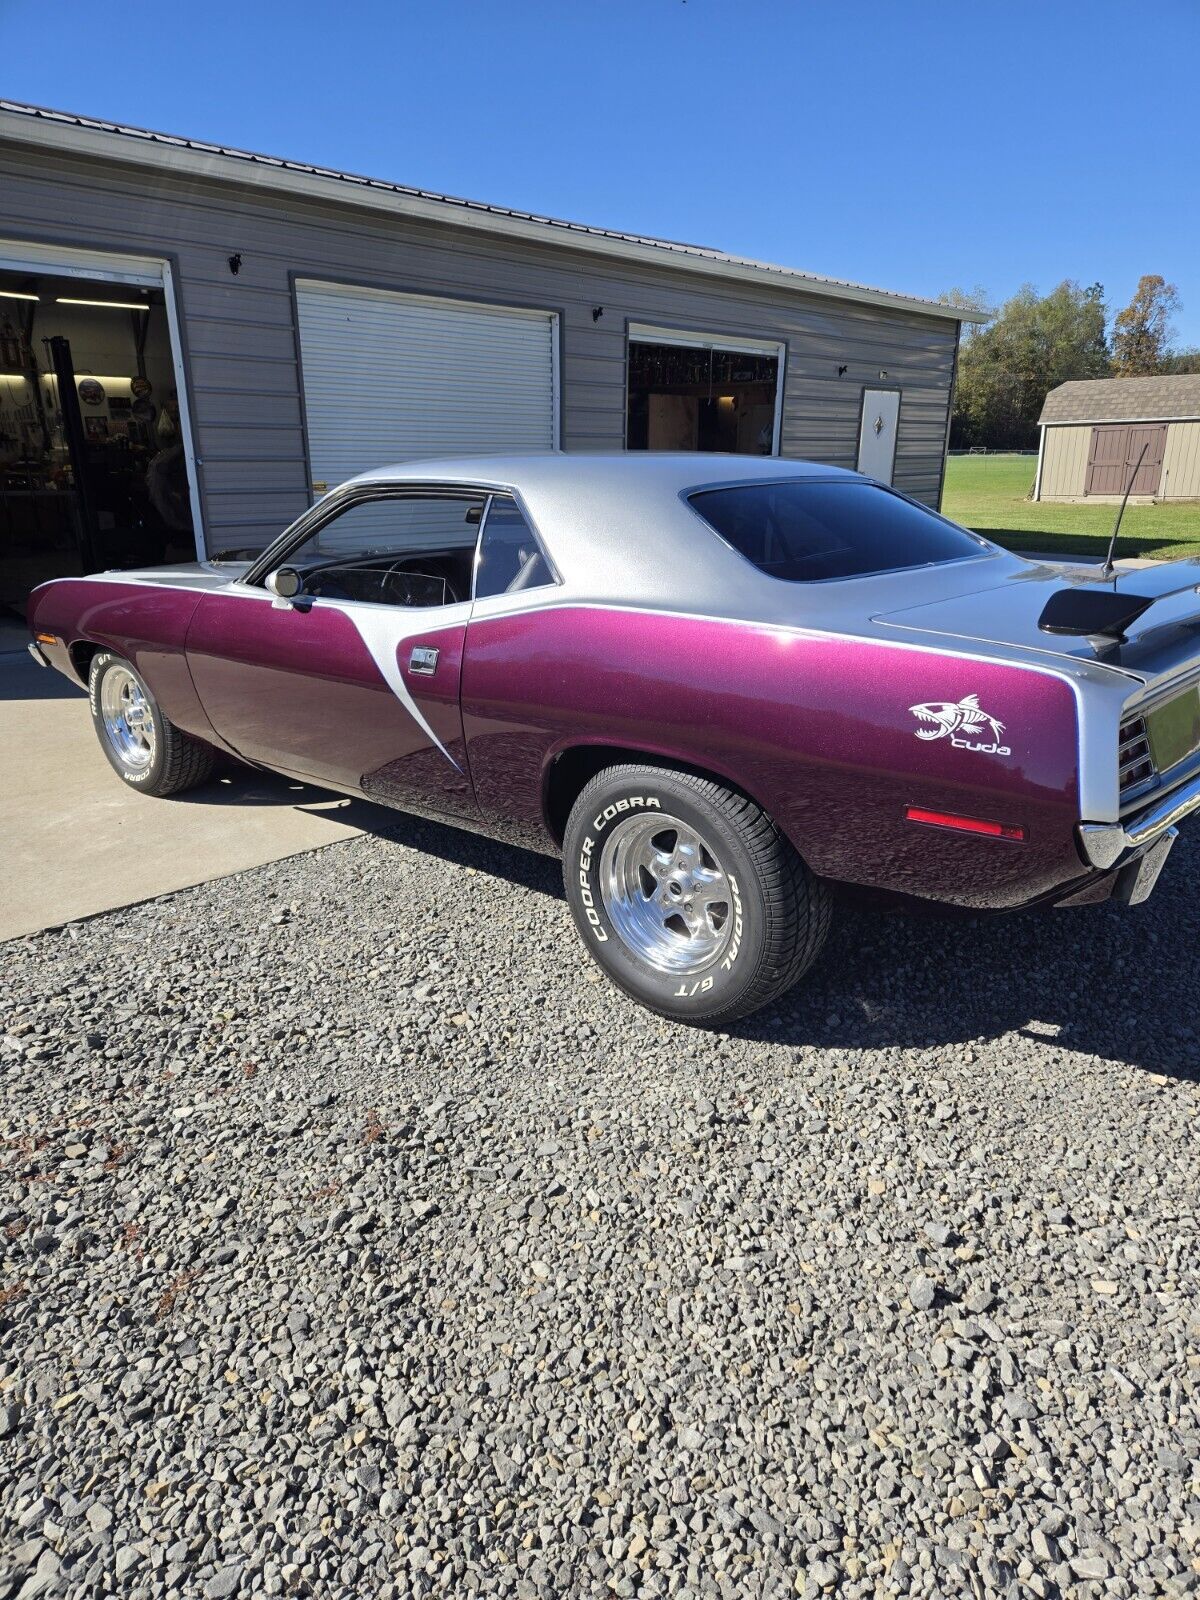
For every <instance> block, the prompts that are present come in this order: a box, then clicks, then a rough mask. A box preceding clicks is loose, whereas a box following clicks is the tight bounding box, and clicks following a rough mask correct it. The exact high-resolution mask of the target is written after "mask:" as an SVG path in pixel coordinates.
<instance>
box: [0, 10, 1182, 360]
mask: <svg viewBox="0 0 1200 1600" xmlns="http://www.w3.org/2000/svg"><path fill="white" fill-rule="evenodd" d="M52 10H53V13H54V14H53V19H51V15H50V12H49V11H48V10H47V7H46V4H45V0H0V38H2V39H3V41H4V71H3V75H2V78H0V93H2V94H3V95H5V96H7V97H10V98H13V99H23V100H31V101H34V102H36V103H38V104H43V105H52V106H57V107H60V108H62V109H66V110H71V111H82V112H86V113H90V114H92V115H96V116H101V117H108V118H113V119H115V120H118V121H120V120H124V121H129V122H135V123H140V124H143V125H145V126H149V127H152V128H161V129H165V130H167V131H170V132H174V133H183V134H190V135H193V136H196V137H200V138H208V139H214V140H220V141H223V142H226V143H231V144H238V145H242V146H245V147H249V148H251V149H256V150H262V151H265V152H268V153H271V154H276V155H285V156H292V157H296V158H299V159H307V160H312V161H316V162H322V163H327V164H330V165H334V166H339V167H344V168H347V169H350V170H354V171H358V172H364V173H368V174H370V175H372V176H378V177H385V178H393V179H397V180H399V181H402V182H406V183H413V184H419V185H423V186H427V187H429V188H434V189H440V190H445V191H449V192H451V193H455V194H462V195H467V196H470V197H473V198H478V199H484V200H490V201H495V202H499V203H503V204H509V205H513V206H518V207H521V208H523V209H527V210H531V211H542V212H550V213H552V214H554V215H557V216H564V217H570V218H576V219H579V220H582V221H586V222H596V223H601V224H604V225H607V226H613V227H621V228H628V229H633V230H636V231H640V232H647V233H657V234H663V235H665V236H667V237H670V238H676V239H686V240H694V241H697V242H700V243H704V244H713V245H719V246H721V247H723V248H725V249H730V250H736V251H738V252H741V253H744V254H747V255H753V256H758V257H760V258H763V259H766V260H772V261H780V262H785V263H787V264H789V265H793V266H799V267H804V268H806V269H808V270H811V271H816V272H821V273H827V274H829V275H831V276H834V277H846V278H853V279H856V280H859V281H862V282H866V283H873V284H879V285H882V286H884V287H886V288H890V289H897V290H902V291H908V292H912V293H917V294H937V293H938V292H939V291H940V290H942V289H945V288H947V287H949V286H950V285H952V284H961V285H964V286H966V287H971V286H973V285H975V284H982V285H984V286H985V287H986V288H987V289H988V290H989V291H990V293H991V295H992V296H993V298H995V299H1000V298H1003V297H1004V296H1005V295H1007V294H1009V293H1011V292H1012V290H1014V289H1015V288H1016V287H1017V286H1018V285H1019V284H1020V283H1022V282H1024V281H1027V280H1028V281H1031V282H1033V283H1035V284H1037V285H1038V286H1039V287H1040V288H1042V289H1049V288H1051V287H1052V286H1053V285H1054V284H1055V283H1057V282H1058V281H1059V280H1060V279H1062V278H1065V277H1069V278H1077V279H1079V280H1080V281H1081V282H1083V283H1090V282H1093V281H1096V280H1099V281H1100V282H1102V283H1103V284H1104V285H1105V289H1106V291H1107V296H1108V301H1109V305H1110V307H1111V308H1113V309H1115V308H1117V307H1119V306H1121V305H1123V304H1124V303H1125V302H1126V301H1127V300H1128V299H1129V296H1130V294H1131V293H1132V291H1133V289H1134V287H1135V285H1136V283H1137V279H1138V276H1139V274H1141V273H1143V272H1160V273H1162V274H1163V276H1164V277H1166V278H1167V279H1168V280H1170V281H1173V282H1174V283H1176V284H1177V285H1178V287H1179V291H1180V295H1181V297H1182V300H1183V310H1182V313H1181V314H1180V315H1179V316H1178V317H1177V319H1176V327H1177V330H1178V334H1179V338H1180V342H1182V343H1189V344H1193V343H1194V344H1200V203H1198V202H1200V192H1198V191H1200V180H1198V176H1197V174H1198V170H1200V163H1198V162H1197V156H1196V143H1195V111H1194V108H1195V104H1196V93H1197V90H1196V62H1197V60H1198V59H1200V54H1198V48H1200V7H1198V6H1197V5H1196V3H1195V0H1156V4H1155V5H1154V6H1152V7H1150V8H1148V9H1146V10H1144V11H1142V12H1140V13H1139V12H1138V10H1137V8H1131V7H1130V6H1129V5H1128V3H1125V4H1121V5H1117V4H1113V3H1109V0H1098V3H1092V4H1084V3H1063V0H1043V3H1041V4H1032V3H1028V4H1027V3H1024V0H1009V3H1005V4H1000V3H982V0H958V3H937V0H892V3H891V4H881V3H877V0H858V3H855V4H846V3H840V4H839V3H833V0H829V3H825V4H809V3H802V0H560V3H558V4H551V3H549V0H491V3H486V4H485V3H481V0H440V3H438V0H434V3H430V4H425V5H414V4H410V3H408V0H391V3H386V0H379V3H368V0H345V3H341V4H330V3H328V0H325V3H323V4H311V3H307V0H293V3H290V4H286V5H284V4H279V3H276V0H267V3H262V4H254V3H246V4H242V5H231V4H227V3H225V0H205V3H204V4H203V5H170V4H157V5H150V6H135V7H133V8H130V7H124V8H117V9H114V8H113V7H112V6H99V5H85V4H82V3H80V0H66V3H65V4H64V5H62V6H60V7H57V8H52ZM1139 17H1140V19H1141V20H1138V18H1139ZM1139 51H1141V52H1144V56H1145V59H1144V61H1139V59H1138V57H1139Z"/></svg>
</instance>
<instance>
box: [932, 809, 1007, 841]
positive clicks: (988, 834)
mask: <svg viewBox="0 0 1200 1600" xmlns="http://www.w3.org/2000/svg"><path fill="white" fill-rule="evenodd" d="M904 815H905V816H906V817H907V818H908V820H909V821H910V822H923V823H924V824H925V825H926V827H929V828H949V829H951V831H952V832H954V833H980V834H982V835H983V836H984V838H986V839H1012V840H1015V841H1016V842H1017V843H1018V844H1020V843H1023V842H1024V841H1025V840H1026V839H1027V838H1028V837H1029V835H1028V834H1027V833H1026V831H1025V829H1024V828H1021V827H1017V826H1016V825H1014V824H1012V823H1007V822H986V821H985V820H984V819H983V818H982V817H957V816H955V815H954V813H953V812H952V811H926V810H924V809H923V808H922V807H921V806H909V807H908V808H907V809H906V811H905V813H904Z"/></svg>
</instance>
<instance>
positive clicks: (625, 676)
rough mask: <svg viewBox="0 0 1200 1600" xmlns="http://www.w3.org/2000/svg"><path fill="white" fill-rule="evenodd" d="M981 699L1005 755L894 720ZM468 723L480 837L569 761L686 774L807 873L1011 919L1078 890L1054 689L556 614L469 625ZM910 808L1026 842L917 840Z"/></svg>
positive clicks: (929, 833)
mask: <svg viewBox="0 0 1200 1600" xmlns="http://www.w3.org/2000/svg"><path fill="white" fill-rule="evenodd" d="M972 693H975V694H978V695H979V697H980V700H981V702H982V703H983V705H984V706H985V707H986V708H987V710H988V711H989V712H990V713H991V714H992V715H993V716H996V717H998V718H999V719H1000V720H1001V721H1002V722H1003V723H1004V724H1005V726H1006V732H1005V735H1004V738H1005V741H1006V743H1007V744H1009V745H1010V746H1011V749H1012V755H1011V757H998V756H994V755H983V754H979V753H976V752H972V751H968V750H963V749H960V748H956V747H954V746H952V745H951V743H950V741H949V739H948V738H947V739H941V740H936V741H926V740H919V739H917V738H916V737H915V732H916V727H917V723H916V721H915V719H914V718H913V716H912V715H911V713H910V711H909V707H910V706H911V705H914V704H916V703H918V702H923V701H928V700H935V699H936V700H943V699H944V700H958V699H960V698H961V697H962V696H964V695H967V694H972ZM463 719H464V727H465V730H466V737H467V750H468V754H469V757H470V762H471V771H472V775H473V778H474V781H475V789H476V796H477V798H478V800H479V804H480V808H481V811H482V813H483V816H484V818H485V820H487V821H488V822H491V823H500V822H504V823H506V824H507V825H508V826H509V827H512V826H517V827H529V828H534V827H539V826H541V825H542V815H543V789H544V783H545V773H546V768H547V766H548V764H549V763H551V762H552V761H553V760H554V758H555V757H556V756H558V755H559V754H561V753H562V752H563V751H565V750H568V749H570V748H571V747H572V746H576V745H579V744H589V743H595V744H602V745H604V744H607V745H615V746H625V747H629V748H633V749H636V750H641V751H645V752H646V753H647V754H648V755H651V756H659V757H664V758H667V759H669V760H673V761H680V762H684V763H687V764H691V765H696V766H701V767H705V768H707V769H709V770H710V771H712V772H714V773H716V774H718V775H720V776H722V777H725V778H727V779H728V780H729V781H731V782H733V783H735V784H737V785H738V786H740V787H741V788H743V789H744V790H746V792H748V793H749V794H750V795H751V796H752V797H753V798H754V799H755V800H756V801H757V802H758V803H759V804H760V805H762V806H764V807H765V809H766V810H768V811H769V812H770V813H771V815H772V816H773V817H774V818H775V820H776V821H777V822H778V824H779V825H780V827H781V828H782V829H783V830H784V831H785V832H786V833H787V834H788V836H789V837H790V838H791V839H792V841H793V842H794V844H795V845H796V847H797V848H798V849H799V850H800V852H801V854H802V855H803V856H804V857H805V859H806V860H807V861H808V863H809V865H810V866H811V867H812V868H813V869H814V870H815V871H816V872H818V873H820V874H821V875H822V876H825V877H829V878H834V879H839V880H843V881H846V882H851V883H857V884H864V885H870V886H873V887H881V888H889V889H895V890H901V891H903V892H906V893H910V894H916V895H922V896H928V897H932V898H936V899H939V900H946V901H949V902H951V903H954V904H958V905H964V906H977V907H995V908H1000V907H1009V906H1016V905H1021V904H1025V903H1028V902H1030V901H1033V900H1036V899H1038V898H1041V897H1043V896H1045V895H1049V894H1052V893H1053V892H1055V891H1056V890H1058V889H1060V888H1061V887H1062V886H1064V885H1066V884H1068V883H1071V882H1073V881H1075V880H1077V879H1080V878H1082V877H1083V876H1084V875H1085V869H1084V867H1083V865H1082V863H1081V861H1080V858H1079V855H1078V851H1077V849H1076V846H1075V841H1074V824H1075V822H1076V821H1077V819H1078V802H1077V792H1076V764H1077V743H1078V741H1077V733H1076V714H1075V703H1074V696H1073V694H1072V692H1071V689H1070V688H1069V686H1068V685H1067V684H1065V683H1064V682H1062V680H1061V679H1059V678H1057V677H1055V676H1053V675H1052V674H1050V673H1046V672H1040V671H1034V670H1026V669H1022V668H1018V667H1012V666H1008V665H1005V664H1002V663H996V662H981V661H974V660H968V659H965V658H963V657H962V656H957V655H953V654H943V653H939V652H936V651H925V650H913V649H906V648H903V647H900V646H892V645H888V644H886V643H875V642H873V641H870V640H864V639H841V638H824V637H819V636H813V635H806V634H801V633H794V632H789V631H787V630H783V629H777V628H771V627H757V626H753V625H749V624H745V623H726V622H722V621H715V620H708V619H703V618H689V617H682V616H666V615H662V614H658V613H650V612H641V611H621V610H607V609H602V608H591V607H563V608H561V609H556V610H542V611H537V612H528V613H525V614H521V615H516V616H508V617H497V618H492V619H482V618H481V619H476V620H475V621H473V622H472V624H471V628H470V635H469V638H468V643H467V654H466V660H465V663H464V667H463ZM909 805H916V806H925V807H929V808H931V809H937V810H943V811H952V812H957V813H960V814H964V815H970V816H977V817H985V818H993V819H996V820H1000V821H1004V822H1012V823H1019V824H1021V825H1023V826H1024V827H1025V828H1027V829H1028V833H1029V838H1028V841H1027V842H1026V843H1023V844H1014V843H1011V842H1009V841H1005V840H991V839H981V838H979V837H974V836H966V835H956V834H951V833H943V832H941V831H939V830H935V829H930V828H917V827H916V826H915V825H914V824H913V823H910V822H909V821H907V819H906V818H905V815H904V812H905V808H906V807H907V806H909Z"/></svg>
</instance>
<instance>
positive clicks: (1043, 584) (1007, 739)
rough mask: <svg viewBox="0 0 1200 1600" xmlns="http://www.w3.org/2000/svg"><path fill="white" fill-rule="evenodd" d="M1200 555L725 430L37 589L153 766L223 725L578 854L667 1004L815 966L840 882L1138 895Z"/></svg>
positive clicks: (605, 963) (635, 973) (434, 470)
mask: <svg viewBox="0 0 1200 1600" xmlns="http://www.w3.org/2000/svg"><path fill="white" fill-rule="evenodd" d="M1198 583H1200V563H1197V562H1180V563H1176V564H1173V565H1165V566H1160V567H1156V568H1153V569H1149V570H1146V571H1140V572H1134V573H1122V574H1120V575H1118V576H1115V577H1114V576H1111V575H1106V574H1105V573H1104V572H1103V571H1101V570H1100V569H1096V568H1081V569H1079V570H1067V569H1064V568H1060V567H1055V566H1049V565H1038V564H1036V563H1033V562H1029V561H1024V560H1020V559H1018V558H1017V557H1015V556H1012V555H1009V554H1007V553H1005V552H1004V551H1002V550H999V549H997V548H996V547H995V546H993V545H991V544H989V543H988V542H987V541H986V540H984V539H981V538H978V537H977V536H976V535H974V534H971V533H968V532H966V531H965V530H963V529H962V528H959V527H956V526H955V525H954V524H952V523H950V522H947V521H946V520H944V519H943V518H942V517H939V516H937V515H935V514H934V513H933V512H931V511H929V510H927V509H926V508H925V507H924V506H921V505H919V504H917V503H915V502H913V501H911V500H909V499H906V498H905V497H904V496H903V495H900V494H897V493H895V492H894V491H893V490H891V489H889V488H886V487H884V486H883V485H880V484H876V483H872V482H869V481H867V480H866V479H863V478H860V477H858V476H857V475H855V474H853V473H848V472H839V471H835V470H833V469H831V468H828V467H821V466H814V465H808V464H804V463H800V462H784V461H779V460H749V459H746V458H742V457H715V456H695V455H687V456H669V455H646V456H634V455H629V456H624V455H623V456H617V457H602V456H549V455H548V456H533V457H527V458H520V459H502V458H498V457H497V458H488V459H484V458H480V459H478V460H465V461H454V462H448V461H440V462H434V463H425V464H407V465H404V466H401V467H396V468H390V469H386V470H383V471H379V472H373V473H369V474H367V475H366V476H364V477H361V478H356V479H354V480H353V481H352V482H350V483H347V484H345V485H344V486H343V487H342V488H340V489H338V490H337V491H336V492H335V493H333V494H331V495H329V496H328V497H327V498H325V499H323V500H321V501H320V502H319V504H317V505H316V506H314V507H313V508H312V509H311V510H310V511H309V512H307V513H306V514H305V515H304V516H303V517H301V518H300V520H299V521H298V522H296V523H295V524H294V525H293V526H292V527H291V528H289V529H288V530H287V531H286V532H285V533H283V534H282V535H281V536H280V537H279V538H278V539H277V540H276V541H275V543H274V544H273V545H272V546H271V547H270V549H269V550H267V551H266V552H265V554H263V555H262V556H261V557H260V558H259V559H258V560H256V561H254V562H253V563H252V564H251V565H249V566H247V565H245V564H240V565H225V564H222V563H219V562H217V563H212V564H210V565H204V566H196V567H171V568H163V569H160V570H155V571H147V572H108V573H101V574H98V575H96V576H94V577H89V578H82V579H63V580H59V581H57V582H54V583H49V584H46V585H45V586H44V587H42V588H40V589H38V590H37V591H36V592H35V594H34V596H33V599H32V604H31V609H30V624H31V627H32V630H33V633H34V638H35V643H34V644H33V645H32V646H31V649H32V650H33V651H34V653H35V654H36V655H37V656H38V658H39V659H40V660H42V661H44V662H46V663H49V664H51V665H53V666H55V667H57V668H59V670H60V671H62V672H64V673H66V674H67V675H68V676H70V677H73V678H77V679H79V680H80V681H81V682H83V683H85V684H87V686H88V690H89V694H90V700H91V710H92V717H93V719H94V721H95V725H96V731H97V733H98V735H99V738H100V742H101V744H102V746H103V748H104V751H105V754H106V755H107V756H108V759H109V761H110V762H111V763H112V765H113V767H114V768H115V769H116V771H117V773H118V774H119V775H120V777H121V778H122V779H124V781H125V782H126V783H128V784H131V785H133V786H134V787H135V788H138V789H141V790H143V791H144V792H145V793H147V794H155V795H169V794H174V793H177V792H178V791H179V790H181V789H184V788H186V787H188V786H190V785H192V784H196V783H199V782H201V781H203V779H204V778H205V777H206V776H207V775H208V773H209V771H210V769H211V766H212V763H213V760H214V757H215V756H216V755H217V754H218V753H220V754H222V755H225V756H232V757H236V758H238V759H239V760H241V761H244V762H249V763H251V764H253V765H256V766H260V767H266V768H270V769H271V770H273V771H276V772H282V773H286V774H288V775H290V776H293V777H296V778H300V779H303V780H306V781H309V782H312V783H315V784H318V785H322V786H324V787H326V788H330V789H335V790H339V791H342V792H344V793H347V794H356V795H366V796H369V797H370V798H371V799H372V800H376V801H380V802H382V803H384V804H386V805H392V806H397V807H399V808H401V809H403V810H410V811H415V812H420V813H424V814H429V815H433V816H435V817H438V818H440V819H443V820H446V821H449V822H452V823H455V824H457V825H459V826H462V827H467V828H473V829H477V830H479V831H481V832H484V833H489V834H493V835H495V836H498V837H501V838H504V839H507V840H510V841H514V842H517V843H519V844H523V845H527V846H531V847H532V848H534V849H539V850H543V851H547V852H554V853H561V855H562V857H563V860H564V863H565V879H566V892H567V897H568V899H569V901H570V904H571V909H572V911H573V913H574V916H575V921H576V923H577V924H578V927H579V931H580V934H581V937H582V938H583V941H584V943H585V944H586V945H587V947H588V949H589V951H590V952H591V953H592V955H593V956H594V957H595V959H596V960H597V961H598V962H599V963H600V965H601V966H602V967H603V968H604V970H605V971H606V972H607V973H608V974H609V976H610V977H611V978H613V979H614V980H615V981H616V982H617V983H618V984H619V985H620V986H621V987H622V988H623V989H625V990H627V991H628V992H629V993H630V994H632V995H634V996H635V997H636V998H637V999H639V1000H641V1001H642V1002H644V1003H645V1004H646V1005H648V1006H650V1007H652V1008H654V1009H655V1010H657V1011H659V1012H662V1013H664V1014H666V1015H668V1016H672V1017H678V1018H682V1019H687V1020H690V1021H706V1022H715V1021H717V1020H727V1019H729V1018H732V1017H735V1016H737V1015H739V1014H742V1013H745V1012H747V1011H750V1010H752V1009H753V1008H755V1007H757V1006H761V1005H763V1004H764V1003H766V1002H767V1001H769V1000H771V999H772V998H773V997H774V996H776V995H778V994H780V993H781V992H782V991H783V990H784V989H786V988H787V987H788V985H790V984H791V983H793V982H794V981H795V980H796V979H797V978H798V977H799V976H800V974H801V973H802V972H803V971H804V970H805V969H806V968H807V967H808V966H809V965H810V964H811V962H812V961H813V960H814V959H815V957H816V955H817V952H818V951H819V949H820V947H821V943H822V940H823V939H824V936H825V931H826V928H827V925H828V920H829V907H830V886H831V885H834V884H838V883H849V884H857V885H867V886H870V887H872V888H875V889H883V890H891V891H899V892H901V893H903V894H905V895H910V896H918V897H923V898H925V899H931V900H938V901H944V902H949V903H951V904H954V905H958V906H968V907H974V908H979V909H995V910H1001V909H1007V908H1012V907H1019V906H1029V905H1033V904H1036V903H1044V904H1048V905H1050V904H1079V903H1082V902H1090V901H1100V900H1106V899H1109V898H1116V899H1119V900H1122V901H1126V902H1137V901H1139V900H1142V899H1144V898H1145V897H1146V895H1147V894H1148V893H1149V892H1150V889H1151V888H1152V887H1153V884H1154V881H1155V879H1156V877H1157V875H1158V873H1159V871H1160V869H1161V867H1162V865H1163V862H1164V860H1165V858H1166V856H1167V853H1168V852H1169V850H1170V848H1171V845H1172V843H1173V841H1174V839H1175V824H1177V823H1178V822H1179V821H1181V820H1182V819H1183V818H1184V817H1185V816H1187V815H1189V814H1190V813H1192V812H1193V811H1195V810H1197V809H1200V602H1198V600H1197V584H1198Z"/></svg>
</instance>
